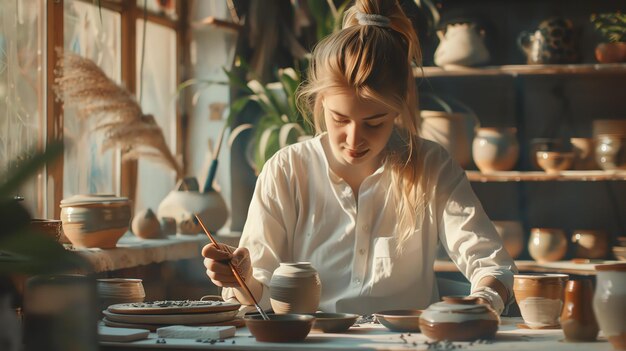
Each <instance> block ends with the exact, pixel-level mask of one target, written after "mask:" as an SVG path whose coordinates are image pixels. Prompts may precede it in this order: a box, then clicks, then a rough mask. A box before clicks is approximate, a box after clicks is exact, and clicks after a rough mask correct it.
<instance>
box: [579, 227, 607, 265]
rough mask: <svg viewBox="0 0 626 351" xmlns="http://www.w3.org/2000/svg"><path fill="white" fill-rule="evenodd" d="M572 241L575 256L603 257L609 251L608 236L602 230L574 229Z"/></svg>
mask: <svg viewBox="0 0 626 351" xmlns="http://www.w3.org/2000/svg"><path fill="white" fill-rule="evenodd" d="M572 243H573V244H574V257H577V258H591V259H594V258H605V257H606V255H607V254H608V253H609V236H608V234H607V232H606V231H604V230H588V229H576V230H574V231H573V232H572Z"/></svg>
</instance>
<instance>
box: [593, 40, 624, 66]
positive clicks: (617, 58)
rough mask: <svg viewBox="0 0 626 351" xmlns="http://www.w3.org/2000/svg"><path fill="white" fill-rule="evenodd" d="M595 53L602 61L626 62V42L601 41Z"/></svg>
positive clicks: (599, 60)
mask: <svg viewBox="0 0 626 351" xmlns="http://www.w3.org/2000/svg"><path fill="white" fill-rule="evenodd" d="M595 54H596V59H597V60H598V62H600V63H618V62H626V43H625V42H616V43H600V44H598V45H597V46H596V50H595Z"/></svg>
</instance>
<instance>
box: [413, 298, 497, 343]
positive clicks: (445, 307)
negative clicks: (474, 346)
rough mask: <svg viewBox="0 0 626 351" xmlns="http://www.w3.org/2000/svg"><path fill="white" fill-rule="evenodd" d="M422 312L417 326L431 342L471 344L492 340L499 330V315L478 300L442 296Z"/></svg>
mask: <svg viewBox="0 0 626 351" xmlns="http://www.w3.org/2000/svg"><path fill="white" fill-rule="evenodd" d="M443 299H444V301H442V302H436V303H434V304H432V305H430V306H428V308H427V309H425V310H424V312H423V313H422V315H421V316H420V320H419V325H420V329H421V331H422V334H424V336H426V337H427V338H429V339H431V340H437V341H441V340H449V341H472V340H478V339H493V337H494V336H495V335H496V332H497V331H498V323H499V320H498V316H497V315H496V313H495V311H494V310H493V309H491V308H489V307H488V306H486V305H483V304H479V303H478V298H470V297H452V296H451V297H444V298H443Z"/></svg>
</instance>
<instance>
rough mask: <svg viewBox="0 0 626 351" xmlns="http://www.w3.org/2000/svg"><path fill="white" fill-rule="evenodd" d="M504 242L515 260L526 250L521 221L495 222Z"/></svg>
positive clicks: (505, 247)
mask: <svg viewBox="0 0 626 351" xmlns="http://www.w3.org/2000/svg"><path fill="white" fill-rule="evenodd" d="M493 225H494V226H495V227H496V231H497V232H498V234H499V235H500V237H501V238H502V241H503V242H504V249H505V250H506V251H507V252H508V253H509V255H511V258H513V259H515V258H517V257H519V255H520V254H521V253H522V250H524V229H523V228H522V223H521V222H520V221H493Z"/></svg>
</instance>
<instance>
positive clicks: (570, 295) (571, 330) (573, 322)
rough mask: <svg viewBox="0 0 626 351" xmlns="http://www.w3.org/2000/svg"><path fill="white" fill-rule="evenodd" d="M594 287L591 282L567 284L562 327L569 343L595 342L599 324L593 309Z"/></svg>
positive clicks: (575, 281) (578, 281) (574, 281)
mask: <svg viewBox="0 0 626 351" xmlns="http://www.w3.org/2000/svg"><path fill="white" fill-rule="evenodd" d="M592 300H593V287H592V285H591V281H590V280H586V279H585V280H570V281H568V282H567V284H565V301H564V304H563V312H562V313H561V327H562V328H563V334H565V339H567V340H568V341H594V340H596V337H597V336H598V323H597V322H596V317H595V315H594V314H593V309H592V308H591V302H592Z"/></svg>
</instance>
